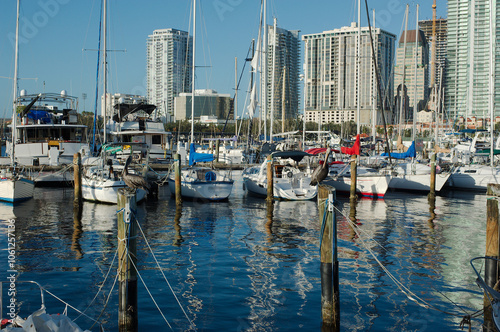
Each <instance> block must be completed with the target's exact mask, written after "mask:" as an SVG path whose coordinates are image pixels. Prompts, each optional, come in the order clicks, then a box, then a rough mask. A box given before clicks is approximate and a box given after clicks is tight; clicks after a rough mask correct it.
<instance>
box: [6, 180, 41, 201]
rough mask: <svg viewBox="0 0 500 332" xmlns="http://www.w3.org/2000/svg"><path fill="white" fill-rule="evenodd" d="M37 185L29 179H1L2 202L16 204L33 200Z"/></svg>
mask: <svg viewBox="0 0 500 332" xmlns="http://www.w3.org/2000/svg"><path fill="white" fill-rule="evenodd" d="M34 189H35V183H34V182H33V181H32V180H29V179H24V178H21V179H11V178H3V179H0V201H3V202H9V203H16V202H21V201H25V200H28V199H30V198H33V191H34Z"/></svg>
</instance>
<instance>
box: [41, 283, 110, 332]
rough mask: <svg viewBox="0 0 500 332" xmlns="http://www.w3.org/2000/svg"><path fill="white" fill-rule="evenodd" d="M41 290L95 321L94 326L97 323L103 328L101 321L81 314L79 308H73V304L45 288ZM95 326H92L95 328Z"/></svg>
mask: <svg viewBox="0 0 500 332" xmlns="http://www.w3.org/2000/svg"><path fill="white" fill-rule="evenodd" d="M41 288H42V289H43V290H44V291H45V292H47V294H49V295H51V296H52V297H54V298H55V299H57V300H59V301H60V302H62V303H64V304H65V305H66V306H67V307H70V308H71V309H73V310H75V311H76V312H78V313H79V314H80V315H83V316H85V317H87V318H88V319H90V320H91V321H93V322H94V325H95V324H96V323H99V325H100V326H102V324H101V323H100V322H99V321H97V320H96V319H94V318H92V317H90V316H88V315H86V314H85V313H83V312H81V311H80V310H78V309H77V308H75V307H73V306H72V305H71V304H69V303H68V302H66V301H64V300H63V299H61V298H59V297H58V296H57V295H55V294H53V293H51V292H50V291H48V290H47V289H45V288H43V287H41ZM98 319H99V318H98ZM94 325H92V326H94Z"/></svg>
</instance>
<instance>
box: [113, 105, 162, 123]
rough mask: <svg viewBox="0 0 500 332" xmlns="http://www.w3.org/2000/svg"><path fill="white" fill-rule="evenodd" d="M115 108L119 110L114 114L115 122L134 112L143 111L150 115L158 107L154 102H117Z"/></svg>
mask: <svg viewBox="0 0 500 332" xmlns="http://www.w3.org/2000/svg"><path fill="white" fill-rule="evenodd" d="M115 109H116V110H118V113H117V114H115V115H113V120H114V121H115V122H121V121H122V119H123V118H124V117H125V116H127V115H129V114H132V113H135V112H139V111H143V112H146V113H147V114H148V115H151V113H153V111H154V110H155V109H156V106H155V105H153V104H144V103H140V104H123V103H122V104H116V105H115Z"/></svg>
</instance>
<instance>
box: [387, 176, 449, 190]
mask: <svg viewBox="0 0 500 332" xmlns="http://www.w3.org/2000/svg"><path fill="white" fill-rule="evenodd" d="M449 177H450V173H442V174H436V183H435V186H436V187H435V190H436V192H439V191H441V189H442V188H443V187H444V185H445V184H446V182H447V181H448V178H449ZM389 188H390V189H396V190H405V191H406V190H408V191H429V190H430V189H431V175H430V174H410V175H408V174H400V175H399V174H398V175H393V176H392V177H391V181H390V182H389Z"/></svg>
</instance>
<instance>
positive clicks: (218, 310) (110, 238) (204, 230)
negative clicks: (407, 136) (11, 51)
mask: <svg viewBox="0 0 500 332" xmlns="http://www.w3.org/2000/svg"><path fill="white" fill-rule="evenodd" d="M236 179H237V181H236V182H235V187H234V191H233V194H232V195H231V197H230V200H229V201H228V202H221V203H209V204H202V203H197V202H184V205H183V209H182V213H181V214H179V213H177V214H176V211H175V201H174V200H172V199H171V198H170V192H169V190H168V188H167V187H164V188H161V189H160V197H159V200H158V201H157V202H145V203H143V204H139V206H138V211H137V218H138V220H139V222H140V225H141V228H142V230H143V231H144V233H145V235H146V238H147V240H148V241H149V244H150V246H151V248H152V250H153V252H154V257H156V259H157V260H158V262H159V264H160V266H161V269H162V270H163V271H164V273H165V276H166V277H167V279H168V281H169V284H170V286H171V288H172V289H173V290H174V292H175V294H176V295H177V297H178V299H179V302H180V303H181V304H182V306H183V308H184V310H185V311H186V313H187V316H188V317H189V318H190V319H191V320H192V321H193V323H194V324H195V325H196V328H197V329H198V330H200V331H295V330H300V329H302V330H306V331H314V330H320V326H321V311H320V308H321V302H320V300H321V283H320V281H321V280H320V275H319V233H320V225H319V221H318V208H317V205H316V202H315V201H308V202H276V203H275V208H274V214H273V217H272V220H269V218H268V217H267V214H266V205H265V203H264V201H263V200H262V199H259V198H253V197H248V196H247V195H246V194H245V192H244V191H243V189H242V182H241V173H236ZM72 200H73V192H72V190H71V189H53V188H51V189H49V188H36V190H35V198H34V199H33V200H30V201H28V202H24V203H22V204H20V205H17V206H16V207H14V209H13V208H12V207H11V206H9V205H0V218H1V219H7V218H9V217H10V216H12V217H14V216H15V219H16V232H15V235H16V242H17V252H16V260H17V270H18V271H19V273H18V274H19V280H35V281H37V282H39V283H40V284H42V285H43V286H44V287H45V288H46V289H48V290H49V291H50V292H52V293H54V294H55V295H57V296H58V297H60V298H61V299H63V300H65V301H67V302H69V303H70V304H71V305H73V306H75V307H77V308H78V309H80V310H83V309H85V308H87V307H88V306H89V304H90V303H91V302H92V300H93V299H94V296H95V295H96V293H97V292H98V290H99V287H100V286H101V285H103V290H104V293H100V294H99V295H98V296H97V298H96V299H95V301H94V302H93V303H92V304H91V305H90V307H89V308H88V309H87V311H86V314H87V315H89V316H90V317H93V318H97V317H98V316H99V315H100V314H101V312H103V314H102V316H101V320H102V321H103V322H104V328H105V330H106V331H115V330H117V321H118V318H117V311H118V305H117V302H118V292H117V288H116V286H115V289H114V290H113V292H112V295H111V297H110V299H109V303H108V304H107V306H106V307H105V303H106V299H107V296H108V293H109V290H110V289H111V287H112V285H113V282H114V278H115V275H116V268H117V263H116V260H115V261H114V262H113V258H114V255H115V252H116V249H117V234H116V206H109V205H100V204H93V203H89V202H85V203H84V205H83V212H82V216H81V219H78V218H75V217H74V215H73V209H72V204H71V202H72ZM337 206H338V208H339V210H340V211H342V213H340V212H339V213H338V214H337V219H338V223H339V226H338V228H339V230H338V232H339V237H340V239H339V261H340V292H341V294H340V300H341V325H342V330H346V331H393V330H394V331H460V330H461V329H460V326H459V323H460V321H461V317H460V316H463V315H465V313H472V312H474V311H476V310H479V309H481V307H482V293H481V292H480V290H479V289H478V287H477V286H476V285H475V275H474V273H473V270H472V268H471V267H470V264H469V260H470V259H471V258H473V257H476V256H482V255H484V250H485V233H486V230H485V227H486V226H485V225H486V196H485V195H480V194H471V193H467V192H449V193H446V194H444V195H443V196H438V197H437V199H436V204H435V206H436V207H435V210H434V211H435V218H434V219H433V220H429V219H430V218H431V213H430V211H429V203H428V201H427V197H426V196H425V195H412V194H405V193H400V192H398V193H389V194H387V197H386V198H385V199H384V200H364V199H362V200H360V201H359V203H358V207H357V214H356V217H357V219H358V220H357V223H358V231H359V234H360V235H359V236H358V235H356V234H355V233H354V232H353V230H352V228H351V227H350V226H349V224H348V222H347V219H346V217H345V216H348V215H349V202H348V201H347V200H346V199H344V198H342V197H338V201H337ZM139 234H140V231H139ZM6 243H7V223H6V222H5V221H4V220H2V221H0V244H2V250H0V261H1V262H2V263H1V265H2V266H3V268H2V269H1V270H0V271H1V272H0V277H1V280H6V277H7V276H6V274H7V272H6V271H7V270H8V266H7V260H8V258H7V250H6V247H7V245H6ZM366 248H369V249H370V250H371V251H372V252H373V254H374V255H375V257H376V259H377V260H379V261H380V262H381V263H382V264H383V265H384V266H385V267H386V268H387V270H388V272H390V273H391V275H392V276H393V277H394V278H395V279H396V280H398V281H399V282H401V284H402V285H403V286H404V287H407V288H408V289H410V290H411V291H412V292H413V293H414V294H415V296H418V297H419V298H420V299H421V300H422V301H425V303H426V304H428V305H431V306H432V308H424V307H423V306H420V305H419V304H417V303H416V302H414V301H412V300H410V299H409V298H408V297H407V296H406V295H405V294H404V293H403V292H402V291H401V289H400V288H399V287H398V285H397V284H396V283H394V282H393V281H392V280H391V278H390V277H389V276H388V274H387V273H386V272H385V271H384V270H383V269H382V268H381V267H380V265H379V264H378V263H377V261H376V259H375V258H374V257H373V256H372V255H371V254H370V253H369V251H368V250H367V249H366ZM154 257H153V255H152V254H151V252H150V251H149V248H148V245H147V244H146V241H145V240H144V239H143V238H142V237H139V239H138V268H139V270H140V276H141V277H142V279H143V280H144V282H145V284H146V285H147V289H148V290H149V291H150V292H151V294H152V296H153V297H154V299H155V301H156V303H157V305H158V307H159V308H160V309H161V310H162V312H163V314H164V315H165V317H166V318H167V320H168V322H169V324H170V325H171V326H172V330H174V331H184V330H189V329H190V327H189V322H188V320H187V319H186V318H185V316H184V314H183V312H182V310H181V309H180V308H179V305H178V304H177V301H176V299H175V297H174V296H173V295H172V292H171V291H170V287H169V285H168V284H167V283H166V282H165V280H164V279H163V276H162V274H161V273H160V271H159V268H158V267H157V264H156V262H155V258H154ZM110 268H111V272H110V274H109V276H108V278H107V279H106V281H105V278H106V275H107V273H108V270H110ZM138 284H139V300H138V306H139V326H140V331H146V330H148V329H149V330H151V331H163V330H165V331H167V330H170V329H169V327H168V325H167V323H166V322H165V320H164V319H163V317H162V315H161V314H160V313H159V311H158V309H157V308H156V305H155V303H154V302H153V301H152V300H151V297H150V296H149V294H148V291H147V290H146V288H145V287H144V286H143V284H142V282H141V280H139V282H138ZM403 286H400V287H403ZM18 288H19V295H18V298H21V296H23V298H25V300H24V301H23V306H22V310H23V314H24V315H25V316H26V315H27V314H28V313H29V312H30V311H32V310H35V309H37V306H38V304H39V301H38V300H39V294H38V293H37V292H35V291H34V289H33V288H31V289H30V288H29V287H28V286H26V285H19V286H18ZM30 291H32V292H31V294H28V293H30ZM415 296H413V297H415ZM30 298H31V299H30ZM3 300H4V301H6V300H8V297H7V294H6V292H5V289H4V294H3ZM32 302H33V303H32ZM45 302H46V306H47V311H48V312H49V313H58V312H63V310H64V309H65V305H64V304H61V303H60V302H59V301H57V300H55V299H54V298H52V297H51V296H46V299H45ZM4 303H5V302H4ZM453 303H455V304H453ZM4 306H5V305H4ZM458 306H459V307H460V308H459V307H458ZM104 307H105V308H104ZM3 309H4V312H5V308H3ZM103 309H104V310H103ZM443 311H444V312H449V313H453V314H454V315H448V314H446V313H443ZM68 314H69V316H70V317H71V318H75V317H77V316H78V314H76V313H75V312H74V311H72V310H71V309H68ZM455 315H456V316H455ZM77 323H78V324H79V325H80V327H82V328H84V329H85V328H90V327H91V326H92V322H91V321H90V320H88V319H86V318H83V317H81V318H79V319H78V320H77ZM481 323H482V318H481V319H479V320H473V329H475V330H478V329H479V328H480V326H481ZM92 330H93V331H98V328H97V327H96V326H94V327H93V328H92Z"/></svg>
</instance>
